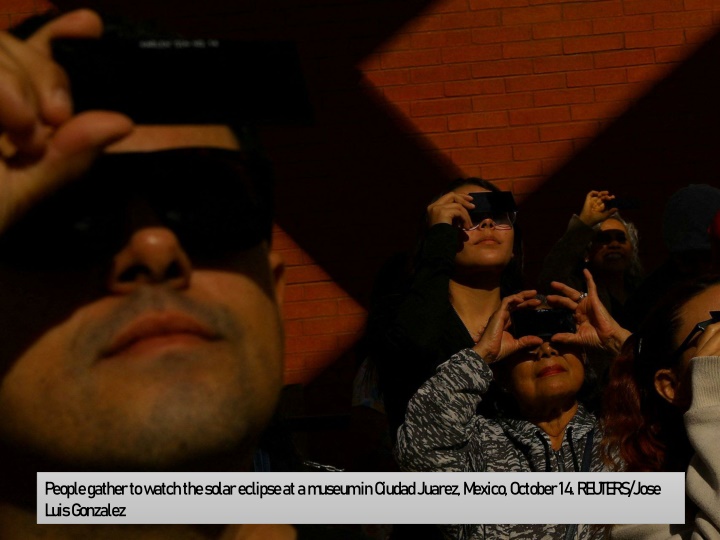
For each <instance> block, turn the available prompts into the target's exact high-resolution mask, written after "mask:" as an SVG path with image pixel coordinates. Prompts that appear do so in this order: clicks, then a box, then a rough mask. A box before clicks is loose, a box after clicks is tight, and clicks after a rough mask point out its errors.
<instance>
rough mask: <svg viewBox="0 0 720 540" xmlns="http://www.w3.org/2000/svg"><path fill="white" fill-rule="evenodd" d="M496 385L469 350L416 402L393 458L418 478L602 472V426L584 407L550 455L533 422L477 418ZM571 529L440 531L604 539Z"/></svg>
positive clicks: (461, 535)
mask: <svg viewBox="0 0 720 540" xmlns="http://www.w3.org/2000/svg"><path fill="white" fill-rule="evenodd" d="M492 378H493V375H492V371H490V368H489V367H488V365H487V364H486V363H485V362H484V361H483V360H482V358H480V356H479V355H478V354H477V353H476V352H475V351H473V350H472V349H464V350H462V351H460V352H459V353H457V354H456V355H454V356H453V357H452V358H450V360H448V361H447V362H445V363H444V364H442V365H440V367H438V371H437V373H436V374H435V375H434V376H433V377H431V378H430V379H429V380H428V381H427V382H425V384H423V385H422V386H421V387H420V389H419V390H418V391H417V393H416V394H415V395H414V396H413V398H412V400H411V401H410V403H409V405H408V408H407V414H406V416H405V423H404V424H403V425H402V426H401V427H400V428H399V429H398V437H397V447H396V456H397V459H398V462H399V464H400V467H401V468H402V469H403V470H405V471H417V472H434V471H449V472H452V471H457V472H512V471H518V472H529V471H540V472H542V471H548V472H549V471H555V472H557V471H561V472H562V471H580V470H581V469H582V468H583V466H582V464H583V461H584V460H583V458H584V457H585V461H586V462H587V464H586V468H584V470H589V471H591V472H594V471H602V470H604V466H603V464H602V461H601V460H600V456H599V446H598V443H599V439H600V436H599V433H598V427H597V419H596V418H595V416H594V415H593V414H592V413H590V412H589V411H587V410H586V409H585V408H584V407H583V406H582V405H580V406H579V407H578V411H577V413H576V414H575V416H574V417H573V419H572V420H571V421H570V424H569V425H568V427H567V429H566V432H565V437H564V438H563V442H562V447H561V448H560V450H557V451H554V450H553V449H552V446H551V444H550V438H549V437H548V435H547V434H546V433H545V432H544V431H542V430H541V429H540V428H538V427H537V426H536V425H534V424H532V423H530V422H527V421H525V420H520V419H516V418H506V417H503V416H502V415H498V416H494V417H492V418H489V417H485V416H482V415H480V414H478V413H477V409H478V406H479V404H480V402H481V400H482V397H483V395H484V394H485V393H486V392H487V390H488V388H489V386H490V383H491V381H492ZM591 434H592V435H591ZM588 438H589V440H590V442H589V443H588ZM586 447H587V448H586ZM573 527H574V526H571V525H453V526H447V527H444V528H443V532H444V533H445V536H446V537H448V538H457V539H462V540H479V539H520V538H523V539H525V538H527V539H530V538H532V539H539V540H542V539H548V540H550V539H565V538H568V535H569V538H573V539H579V540H589V539H595V538H604V537H605V531H604V529H603V528H602V527H598V526H587V525H579V526H578V527H577V529H576V530H575V529H573ZM568 528H571V530H570V532H568Z"/></svg>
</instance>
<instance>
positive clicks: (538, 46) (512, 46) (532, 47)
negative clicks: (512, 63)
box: [502, 39, 562, 58]
mask: <svg viewBox="0 0 720 540" xmlns="http://www.w3.org/2000/svg"><path fill="white" fill-rule="evenodd" d="M502 50H503V58H525V57H531V56H548V55H551V54H562V41H561V40H559V39H544V40H541V41H521V42H517V43H505V44H503V46H502Z"/></svg>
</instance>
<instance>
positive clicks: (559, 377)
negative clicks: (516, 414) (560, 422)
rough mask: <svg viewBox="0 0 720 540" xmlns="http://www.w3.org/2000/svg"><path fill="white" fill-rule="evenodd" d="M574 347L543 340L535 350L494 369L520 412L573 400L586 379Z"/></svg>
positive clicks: (537, 409) (508, 360) (519, 355)
mask: <svg viewBox="0 0 720 540" xmlns="http://www.w3.org/2000/svg"><path fill="white" fill-rule="evenodd" d="M576 352H577V351H575V350H574V349H570V348H567V347H565V346H560V345H557V344H552V343H549V342H547V341H546V342H544V343H543V344H542V345H540V346H539V347H538V348H537V349H534V350H532V351H525V352H521V353H518V354H516V355H513V356H512V357H510V358H508V359H507V360H506V362H508V364H507V365H506V366H504V367H503V368H501V370H499V371H498V372H497V375H498V378H499V382H500V384H501V385H503V386H504V387H505V388H506V389H507V390H508V391H509V392H510V393H511V394H512V395H513V396H514V397H515V399H516V400H517V403H518V405H519V406H520V410H521V411H541V410H543V409H545V408H547V407H548V406H554V405H559V404H564V403H568V402H574V401H575V399H576V398H575V396H577V393H578V391H579V390H580V387H581V386H582V384H583V381H584V380H585V367H584V365H583V361H582V360H581V359H580V358H579V357H578V356H577V354H576Z"/></svg>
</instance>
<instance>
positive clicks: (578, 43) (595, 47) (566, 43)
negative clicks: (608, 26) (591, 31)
mask: <svg viewBox="0 0 720 540" xmlns="http://www.w3.org/2000/svg"><path fill="white" fill-rule="evenodd" d="M622 48H623V36H622V34H609V35H603V36H586V37H577V38H566V39H564V40H563V51H564V52H565V54H577V53H583V52H594V51H611V50H614V49H622Z"/></svg>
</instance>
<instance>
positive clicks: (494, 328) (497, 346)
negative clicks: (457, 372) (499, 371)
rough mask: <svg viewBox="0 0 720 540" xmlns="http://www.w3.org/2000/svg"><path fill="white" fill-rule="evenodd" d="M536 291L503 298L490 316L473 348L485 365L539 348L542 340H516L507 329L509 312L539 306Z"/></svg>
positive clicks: (530, 337) (531, 338)
mask: <svg viewBox="0 0 720 540" xmlns="http://www.w3.org/2000/svg"><path fill="white" fill-rule="evenodd" d="M536 294H537V291H522V292H520V293H517V294H513V295H512V296H506V297H505V298H503V301H502V303H501V304H500V307H499V308H498V310H497V311H496V312H495V313H493V314H492V317H490V320H489V321H488V324H487V326H486V327H485V330H483V333H482V337H481V338H480V341H478V342H477V344H476V345H475V346H474V347H473V349H474V350H475V352H477V353H478V354H479V355H480V357H481V358H482V359H483V360H484V361H485V363H486V364H492V363H493V362H497V361H498V360H502V359H503V358H507V357H508V356H510V355H511V354H515V353H516V352H518V351H520V350H522V349H528V348H530V347H539V346H540V345H542V342H543V341H542V339H541V338H539V337H537V336H523V337H521V338H520V339H516V338H515V337H514V336H513V335H512V334H511V333H510V332H508V331H507V328H508V327H509V326H510V312H511V311H513V310H515V309H528V308H530V309H532V308H535V307H537V306H538V305H540V300H537V299H536V298H535V295H536Z"/></svg>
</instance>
